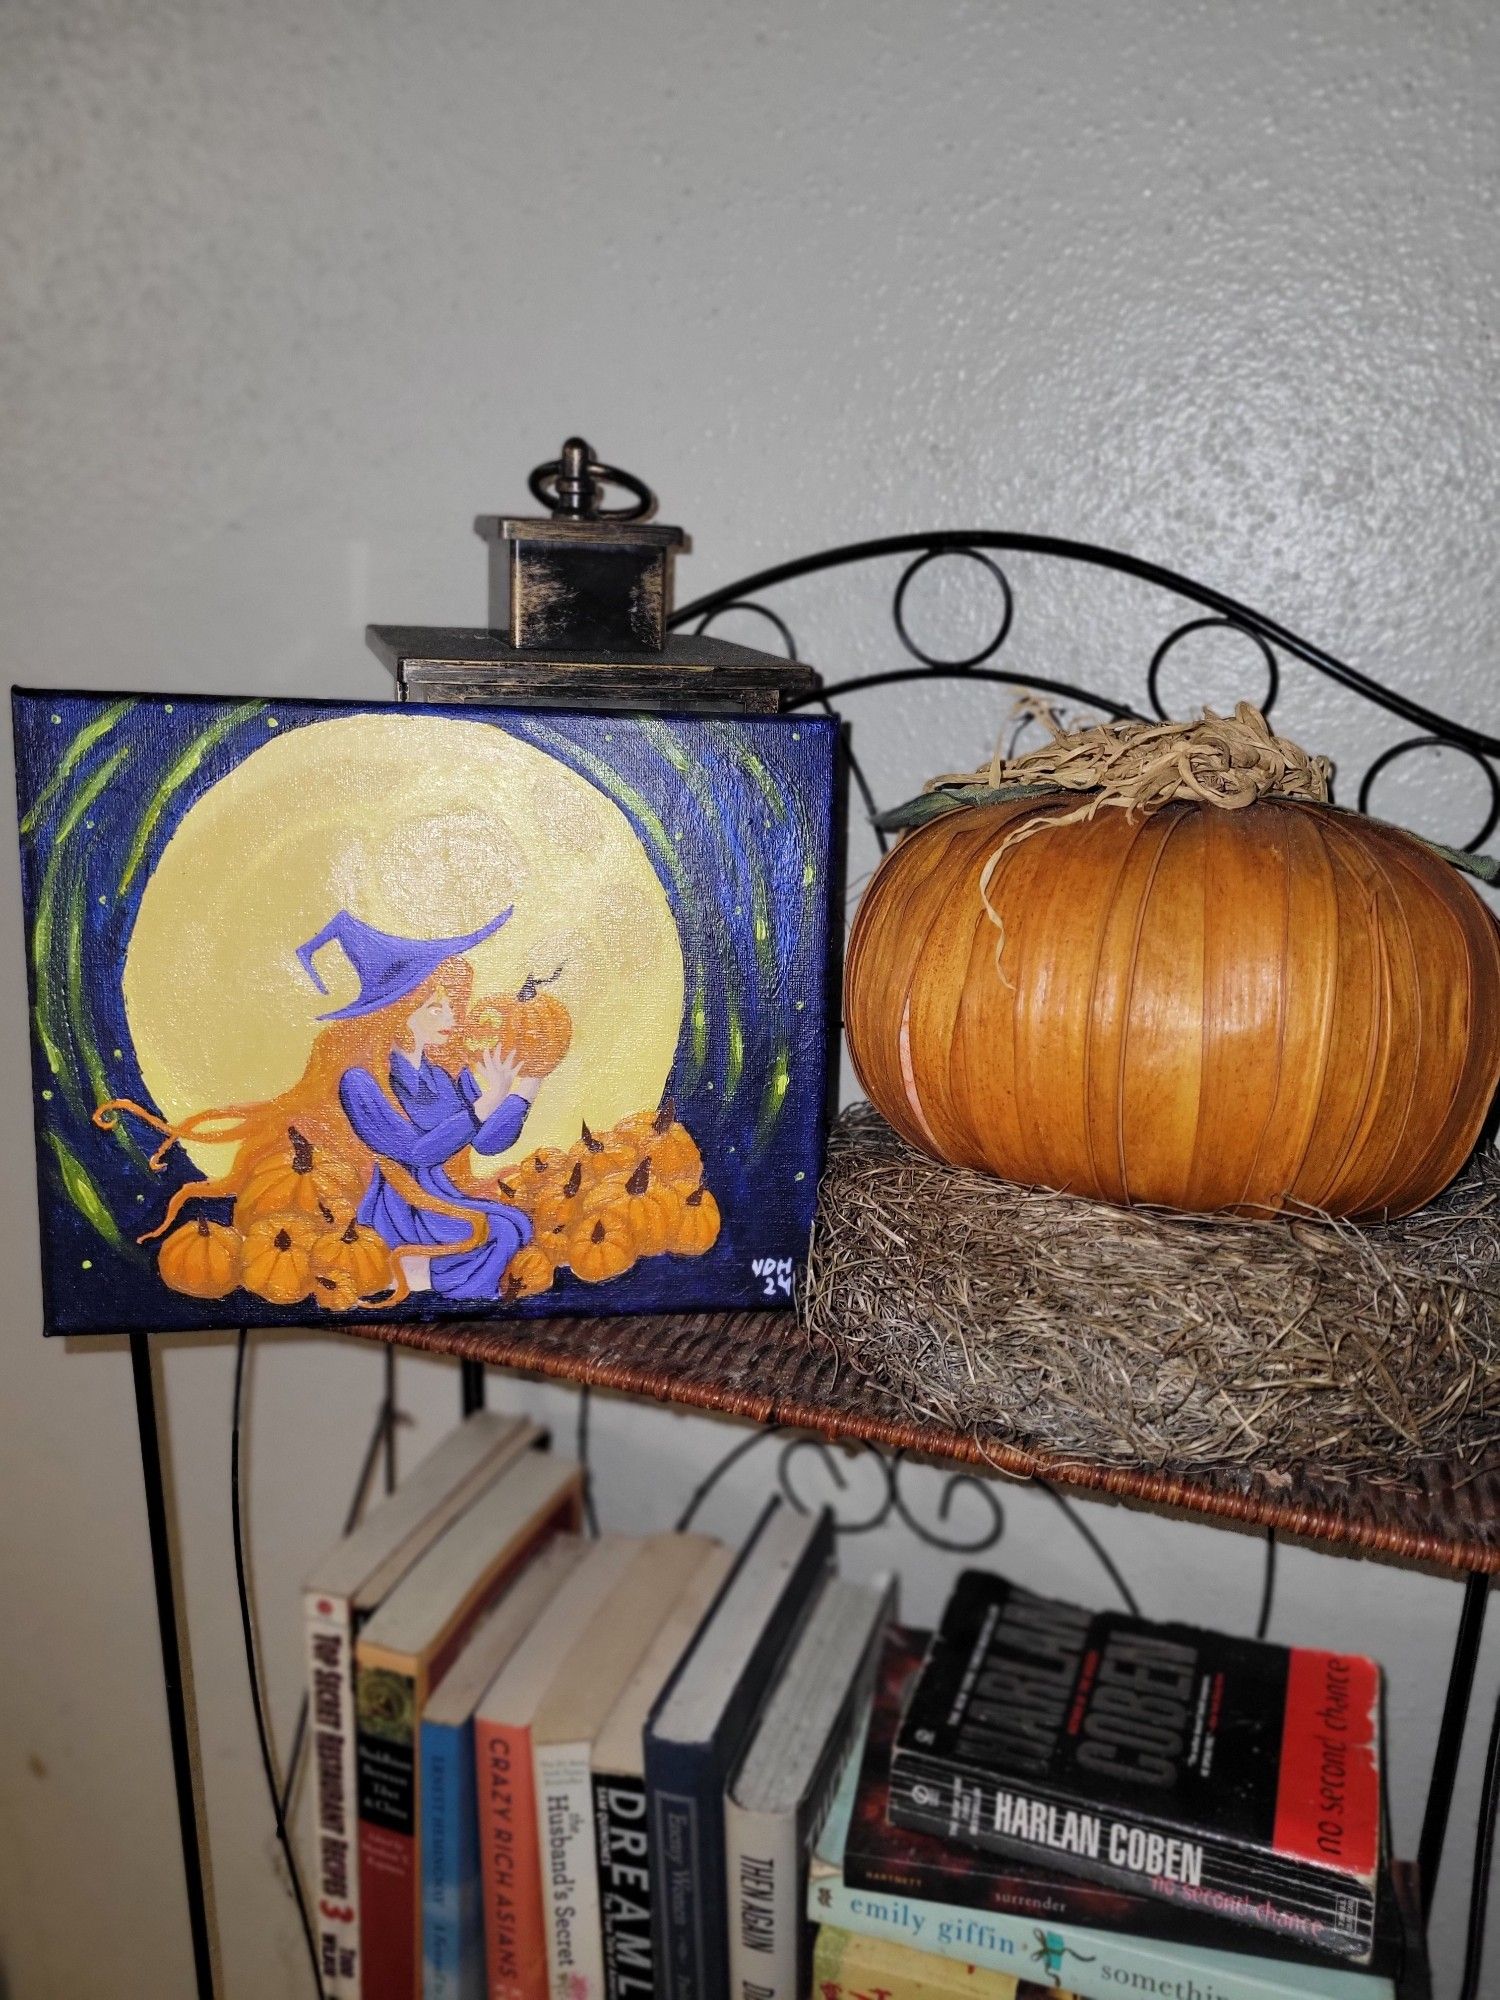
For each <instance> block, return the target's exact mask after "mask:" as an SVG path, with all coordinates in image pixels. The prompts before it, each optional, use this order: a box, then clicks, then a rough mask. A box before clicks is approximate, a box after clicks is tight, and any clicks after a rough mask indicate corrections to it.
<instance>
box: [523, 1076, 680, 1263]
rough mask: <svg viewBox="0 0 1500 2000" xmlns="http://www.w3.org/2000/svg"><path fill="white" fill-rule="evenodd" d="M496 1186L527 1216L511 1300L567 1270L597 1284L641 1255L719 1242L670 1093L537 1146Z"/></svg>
mask: <svg viewBox="0 0 1500 2000" xmlns="http://www.w3.org/2000/svg"><path fill="white" fill-rule="evenodd" d="M496 1192H497V1193H498V1194H499V1195H500V1196H501V1197H502V1199H504V1200H506V1201H511V1202H514V1203H515V1205H516V1207H517V1208H520V1209H524V1210H525V1212H526V1214H527V1215H529V1216H530V1218H531V1230H532V1235H531V1241H530V1242H529V1243H528V1244H526V1245H525V1246H524V1247H523V1248H522V1249H520V1250H518V1251H517V1252H516V1254H515V1256H514V1257H512V1258H511V1260H510V1263H509V1265H508V1266H507V1268H506V1273H505V1279H504V1283H503V1285H502V1288H501V1297H502V1298H504V1299H507V1300H509V1299H524V1298H531V1297H533V1296H535V1294H536V1293H538V1292H545V1291H547V1290H549V1289H550V1288H551V1285H552V1283H553V1280H554V1279H555V1278H556V1276H557V1274H558V1272H559V1271H562V1270H569V1271H571V1272H572V1273H573V1275H574V1277H575V1278H581V1279H582V1280H583V1281H584V1283H585V1284H590V1285H597V1284H602V1283H604V1282H605V1281H606V1280H608V1279H610V1278H619V1277H623V1276H624V1274H625V1272H627V1271H628V1270H630V1269H631V1268H632V1266H633V1265H635V1264H638V1263H639V1262H640V1261H641V1259H642V1258H643V1257H662V1256H674V1257H701V1256H702V1255H703V1253H704V1252H705V1251H706V1250H711V1249H712V1248H713V1246H714V1244H715V1243H716V1242H717V1241H718V1236H719V1205H718V1203H717V1202H716V1201H715V1200H714V1198H713V1195H712V1194H711V1193H710V1192H709V1190H708V1189H707V1188H706V1187H705V1186H704V1185H703V1159H702V1156H701V1154H700V1153H699V1151H698V1148H697V1145H696V1143H695V1142H694V1140H693V1136H692V1134H691V1133H690V1132H689V1131H688V1129H687V1127H686V1126H685V1125H683V1124H682V1123H681V1122H680V1120H679V1119H678V1118H677V1117H676V1115H675V1113H674V1112H673V1110H672V1106H671V1103H670V1102H668V1103H666V1104H664V1105H662V1107H661V1109H660V1110H659V1111H638V1112H635V1113H634V1114H633V1115H632V1116H631V1117H629V1118H622V1119H621V1120H620V1122H619V1124H618V1125H615V1126H612V1127H611V1128H610V1130H609V1131H608V1132H602V1133H601V1132H591V1131H590V1130H589V1128H588V1126H587V1125H585V1126H584V1128H583V1131H582V1133H581V1135H580V1136H579V1138H578V1140H577V1142H576V1143H575V1144H574V1145H572V1146H570V1147H568V1148H567V1149H566V1151H564V1150H563V1149H562V1148H561V1147H551V1146H542V1147H539V1148H538V1149H537V1151H536V1152H534V1153H531V1154H528V1156H527V1157H526V1158H525V1159H524V1160H523V1161H522V1162H521V1164H520V1165H519V1167H513V1168H512V1169H511V1170H510V1172H509V1173H508V1174H507V1175H506V1177H505V1179H504V1180H503V1181H501V1182H500V1183H499V1184H498V1186H497V1189H496Z"/></svg>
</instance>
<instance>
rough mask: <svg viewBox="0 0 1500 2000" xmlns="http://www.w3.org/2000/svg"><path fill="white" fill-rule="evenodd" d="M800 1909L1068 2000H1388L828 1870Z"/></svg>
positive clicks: (1336, 1978) (1281, 1966)
mask: <svg viewBox="0 0 1500 2000" xmlns="http://www.w3.org/2000/svg"><path fill="white" fill-rule="evenodd" d="M808 1914H809V1916H810V1917H811V1918H812V1919H813V1921H814V1922H816V1923H819V1924H833V1925H836V1926H837V1927H838V1928H839V1929H841V1930H846V1931H853V1932H855V1933H856V1934H857V1935H859V1936H861V1937H870V1938H883V1939H885V1940H886V1941H887V1942H889V1943H891V1944H904V1945H908V1946H910V1947H911V1948H912V1949H913V1950H915V1951H926V1952H933V1953H935V1954H936V1955H937V1956H938V1957H940V1958H948V1959H954V1960H957V1961H958V1962H959V1963H961V1964H964V1965H978V1966H984V1967H987V1968H988V1969H989V1970H991V1971H994V1972H1009V1973H1014V1974H1015V1975H1016V1977H1017V1978H1018V1979H1023V1980H1031V1981H1033V1982H1035V1983H1036V1984H1038V1985H1048V1986H1053V1987H1060V1988H1061V1989H1062V1990H1063V1991H1065V1992H1068V1993H1073V1994H1076V1995H1077V1996H1078V2000H1120V1995H1121V1994H1122V1993H1135V1994H1144V1995H1152V1994H1154V1995H1157V1996H1160V2000H1166V1996H1168V1995H1174V1994H1178V1995H1184V1996H1185V1995H1189V1994H1191V1995H1192V1996H1194V2000H1396V1988H1395V1984H1394V1982H1393V1981H1392V1980H1390V1979H1382V1978H1379V1977H1377V1976H1376V1975H1375V1974H1374V1973H1369V1972H1344V1971H1341V1970H1329V1969H1327V1968H1325V1967H1323V1966H1300V1965H1297V1964H1296V1963H1295V1962H1292V1961H1286V1962H1285V1963H1283V1962H1282V1961H1281V1960H1278V1959H1268V1958H1256V1957H1254V1956H1252V1955H1251V1954H1249V1953H1244V1954H1241V1953H1239V1952H1233V1953H1230V1952H1199V1951H1193V1950H1191V1949H1189V1948H1185V1947H1183V1946H1180V1945H1165V1944H1163V1943H1161V1941H1160V1940H1159V1939H1156V1938H1146V1937H1123V1936H1113V1935H1111V1934H1109V1933H1107V1932H1103V1931H1089V1930H1080V1929H1078V1928H1076V1927H1074V1926H1073V1925H1069V1924H1057V1923H1052V1924H1045V1925H1043V1924H1037V1923H1033V1922H1029V1921H1028V1920H1027V1919H1026V1918H1024V1917H1003V1916H989V1915H983V1916H981V1915H979V1914H978V1913H977V1912H971V1911H968V1910H958V1909H954V1908H953V1907H952V1906H951V1905H948V1904H943V1903H929V1902H925V1901H923V1900H921V1899H919V1898H917V1897H914V1896H902V1895H898V1894H896V1893H895V1892H893V1891H892V1892H888V1893H886V1894H884V1895H877V1894H873V1893H871V1892H869V1891H866V1890H862V1889H850V1888H849V1887H848V1886H847V1885H846V1884H845V1882H844V1881H843V1880H842V1879H841V1877H839V1876H837V1875H818V1876H815V1877H814V1878H813V1880H812V1882H811V1883H810V1884H809V1888H808Z"/></svg>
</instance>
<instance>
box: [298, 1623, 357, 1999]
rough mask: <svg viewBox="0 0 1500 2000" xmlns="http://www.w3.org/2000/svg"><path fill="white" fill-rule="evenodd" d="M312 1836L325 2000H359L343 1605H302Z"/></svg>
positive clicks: (349, 1648) (348, 1627)
mask: <svg viewBox="0 0 1500 2000" xmlns="http://www.w3.org/2000/svg"><path fill="white" fill-rule="evenodd" d="M303 1629H304V1633H305V1637H306V1643H307V1717H308V1727H309V1730H310V1732H311V1738H312V1763H313V1782H314V1787H315V1799H316V1811H317V1834H316V1842H315V1857H316V1858H315V1863H314V1866H315V1884H316V1891H315V1894H314V1898H313V1935H314V1937H315V1938H316V1940H317V1949H318V1967H319V1971H320V1974H321V1976H322V1981H323V1992H324V1994H325V1995H326V1996H327V2000H360V1985H359V1844H358V1835H357V1832H356V1828H357V1825H358V1820H359V1790H358V1786H357V1785H356V1782H355V1771H354V1754H355V1753H354V1622H353V1612H352V1610H351V1608H350V1605H349V1603H348V1600H347V1599H346V1598H334V1597H324V1596H322V1595H321V1594H320V1593H317V1592H314V1591H309V1592H308V1593H307V1595H306V1597H305V1598H304V1599H303Z"/></svg>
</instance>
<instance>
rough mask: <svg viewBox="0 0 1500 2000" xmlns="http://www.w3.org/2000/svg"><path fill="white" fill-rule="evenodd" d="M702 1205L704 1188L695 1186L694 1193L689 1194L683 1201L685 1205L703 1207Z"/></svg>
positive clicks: (687, 1206) (686, 1206)
mask: <svg viewBox="0 0 1500 2000" xmlns="http://www.w3.org/2000/svg"><path fill="white" fill-rule="evenodd" d="M702 1206H703V1190H702V1188H701V1187H700V1188H694V1189H693V1191H692V1193H691V1194H690V1195H689V1196H688V1198H687V1200H686V1201H685V1202H684V1203H683V1207H684V1208H701V1207H702Z"/></svg>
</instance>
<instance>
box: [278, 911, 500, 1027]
mask: <svg viewBox="0 0 1500 2000" xmlns="http://www.w3.org/2000/svg"><path fill="white" fill-rule="evenodd" d="M512 907H514V905H512ZM510 914H511V912H510V910H502V911H501V912H500V914H499V916H498V917H494V918H492V919H491V920H490V922H489V923H487V924H485V925H484V926H483V927H482V928H481V929H480V930H477V931H470V932H469V934H468V936H467V937H446V938H404V937H393V936H392V935H391V933H390V932H389V931H378V930H376V928H375V926H374V925H373V924H367V923H364V922H362V921H361V919H360V918H358V917H352V916H350V914H349V912H348V911H347V910H340V911H339V913H338V915H337V916H335V917H330V918H329V920H328V922H327V923H326V924H324V926H323V928H322V930H320V931H319V932H318V934H317V936H316V937H310V938H309V939H308V940H307V943H306V944H299V945H298V947H297V956H298V958H299V959H300V960H301V961H302V969H303V970H304V971H305V972H306V974H307V976H308V978H309V979H310V980H311V981H312V983H313V985H314V986H316V987H317V989H318V991H319V992H320V993H326V992H327V991H328V988H327V987H326V986H325V985H324V984H323V980H322V978H321V976H320V974H319V972H318V968H317V967H316V966H315V965H314V964H313V954H314V952H317V951H321V950H322V948H323V946H324V945H325V944H339V945H342V946H343V948H344V956H345V958H347V959H348V961H349V963H350V964H351V965H352V966H353V967H354V970H355V972H356V973H357V974H358V975H359V998H358V999H357V1000H351V1001H350V1002H349V1004H348V1006H347V1007H335V1008H334V1010H333V1011H332V1013H329V1014H320V1015H319V1016H318V1019H319V1020H320V1021H347V1020H350V1019H352V1017H353V1016H354V1015H356V1014H376V1013H379V1011H380V1009H381V1008H382V1007H389V1006H390V1005H391V1003H392V1001H394V1000H401V999H404V998H405V996H406V995H407V994H408V993H415V992H416V990H417V988H418V987H419V986H421V985H422V984H423V983H424V981H426V980H427V979H429V978H430V977H431V976H432V974H433V973H434V972H436V971H437V969H438V967H439V966H440V965H441V964H442V963H443V962H444V960H445V959H449V958H458V957H460V956H461V955H462V953H464V952H466V951H472V950H473V949H474V947H475V945H477V944H483V943H484V941H485V939H486V938H487V937H493V936H494V934H495V932H496V931H497V930H499V928H500V926H501V925H502V924H503V923H504V922H506V920H507V919H508V918H509V916H510Z"/></svg>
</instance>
